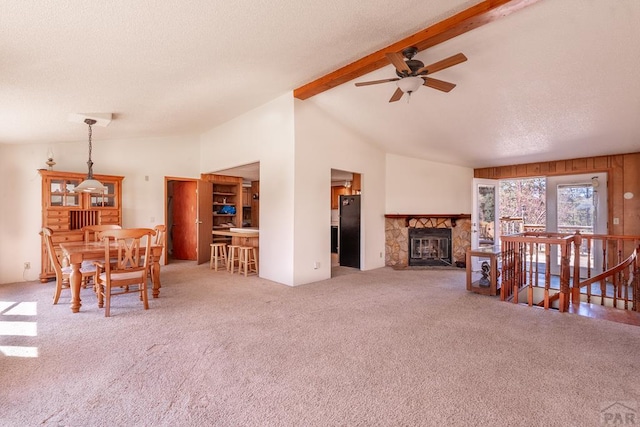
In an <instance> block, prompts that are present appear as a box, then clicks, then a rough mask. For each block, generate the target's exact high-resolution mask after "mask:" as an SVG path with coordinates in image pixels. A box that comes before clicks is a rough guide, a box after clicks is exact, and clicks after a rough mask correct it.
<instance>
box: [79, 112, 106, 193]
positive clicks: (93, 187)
mask: <svg viewBox="0 0 640 427" xmlns="http://www.w3.org/2000/svg"><path fill="white" fill-rule="evenodd" d="M84 122H85V123H86V124H87V125H88V126H89V161H88V162H87V166H88V167H89V171H88V172H87V178H86V179H85V180H84V181H82V182H81V183H80V185H78V186H77V187H76V188H75V189H74V192H76V193H79V192H85V193H100V194H102V193H105V192H106V190H107V187H105V186H104V185H102V183H101V182H100V181H98V180H97V179H95V178H94V177H93V162H92V161H91V135H92V130H91V126H93V125H95V124H96V121H95V120H94V119H85V120H84Z"/></svg>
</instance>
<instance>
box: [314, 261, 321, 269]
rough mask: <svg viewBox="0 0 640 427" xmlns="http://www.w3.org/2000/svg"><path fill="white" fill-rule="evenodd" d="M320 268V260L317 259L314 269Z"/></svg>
mask: <svg viewBox="0 0 640 427" xmlns="http://www.w3.org/2000/svg"><path fill="white" fill-rule="evenodd" d="M319 268H320V261H316V262H314V263H313V269H314V270H317V269H319Z"/></svg>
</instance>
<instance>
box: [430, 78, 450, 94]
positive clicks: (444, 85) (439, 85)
mask: <svg viewBox="0 0 640 427" xmlns="http://www.w3.org/2000/svg"><path fill="white" fill-rule="evenodd" d="M423 79H424V85H425V86H429V87H432V88H434V89H438V90H441V91H443V92H451V89H453V88H454V87H456V85H454V84H453V83H449V82H445V81H442V80H438V79H434V78H432V77H423Z"/></svg>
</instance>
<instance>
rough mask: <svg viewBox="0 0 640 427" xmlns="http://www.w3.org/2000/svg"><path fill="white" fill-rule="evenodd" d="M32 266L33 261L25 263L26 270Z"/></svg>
mask: <svg viewBox="0 0 640 427" xmlns="http://www.w3.org/2000/svg"><path fill="white" fill-rule="evenodd" d="M30 268H31V263H30V262H25V263H24V269H25V270H28V269H30Z"/></svg>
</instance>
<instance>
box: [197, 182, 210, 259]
mask: <svg viewBox="0 0 640 427" xmlns="http://www.w3.org/2000/svg"><path fill="white" fill-rule="evenodd" d="M197 185H198V191H197V193H198V220H197V229H198V231H197V234H196V236H197V245H196V247H197V248H198V264H204V263H205V262H209V259H210V258H211V242H212V241H213V235H212V234H211V231H212V230H213V210H212V207H213V183H211V182H209V181H204V180H198V182H197Z"/></svg>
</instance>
